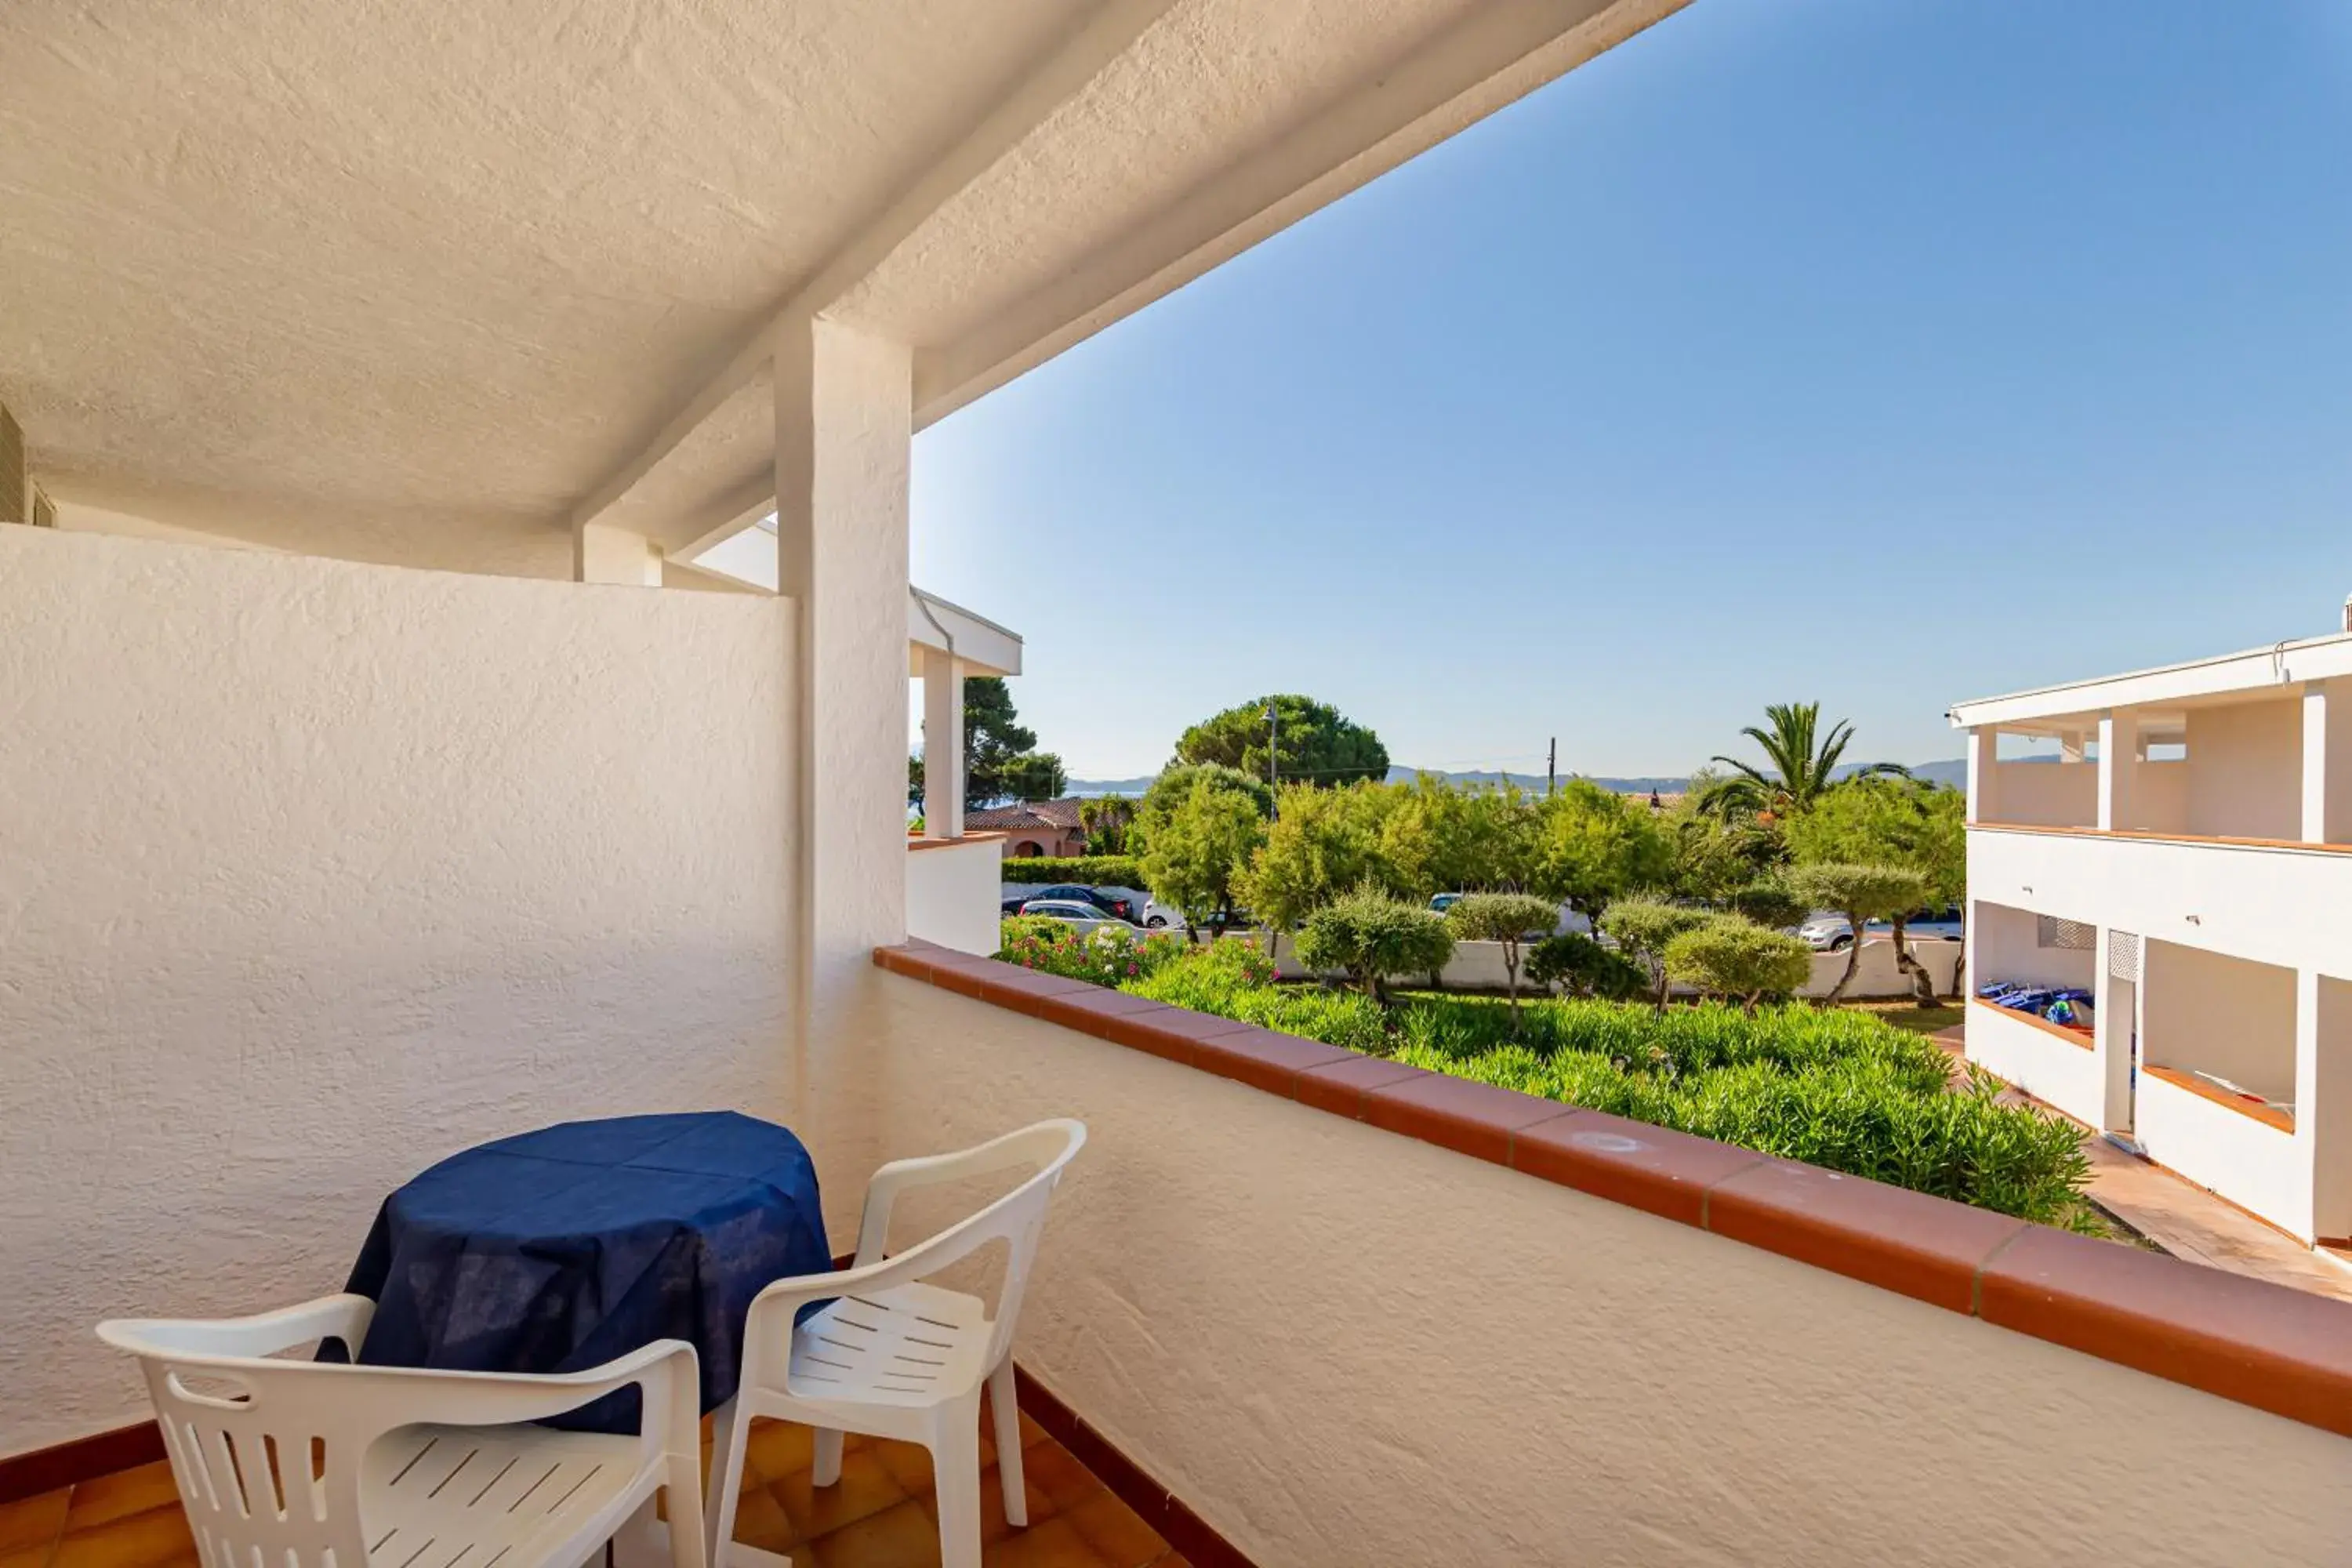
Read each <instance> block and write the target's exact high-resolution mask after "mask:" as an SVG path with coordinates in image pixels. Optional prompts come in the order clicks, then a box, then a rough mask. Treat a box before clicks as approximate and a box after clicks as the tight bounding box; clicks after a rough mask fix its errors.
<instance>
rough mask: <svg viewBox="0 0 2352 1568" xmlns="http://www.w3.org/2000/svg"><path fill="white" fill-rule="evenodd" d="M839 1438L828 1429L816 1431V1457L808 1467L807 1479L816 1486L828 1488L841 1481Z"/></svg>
mask: <svg viewBox="0 0 2352 1568" xmlns="http://www.w3.org/2000/svg"><path fill="white" fill-rule="evenodd" d="M841 1436H842V1435H841V1434H840V1433H839V1432H837V1431H835V1430H833V1429H831V1428H829V1427H824V1426H820V1427H818V1428H817V1430H816V1456H815V1458H814V1459H813V1460H812V1461H811V1463H810V1465H809V1479H810V1480H811V1481H812V1482H814V1484H815V1485H817V1486H821V1487H829V1486H831V1485H833V1483H834V1482H835V1481H837V1480H839V1479H841Z"/></svg>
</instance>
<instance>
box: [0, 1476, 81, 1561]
mask: <svg viewBox="0 0 2352 1568" xmlns="http://www.w3.org/2000/svg"><path fill="white" fill-rule="evenodd" d="M69 1490H70V1489H68V1488H66V1487H59V1488H58V1489H57V1490H55V1491H53V1492H43V1493H42V1494H41V1495H40V1496H38V1497H28V1498H25V1499H23V1500H20V1501H16V1502H10V1503H0V1556H14V1555H15V1554H16V1553H17V1552H23V1551H26V1549H28V1548H37V1549H38V1550H39V1551H40V1552H42V1553H43V1554H44V1555H46V1554H47V1552H48V1550H49V1548H50V1547H51V1546H52V1545H54V1544H55V1543H56V1542H57V1539H58V1533H59V1532H60V1531H63V1530H64V1529H65V1527H66V1500H67V1496H68V1491H69Z"/></svg>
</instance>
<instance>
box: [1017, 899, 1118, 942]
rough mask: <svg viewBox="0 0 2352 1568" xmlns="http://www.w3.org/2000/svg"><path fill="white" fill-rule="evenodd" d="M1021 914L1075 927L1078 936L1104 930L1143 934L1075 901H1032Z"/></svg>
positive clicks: (1115, 916) (1116, 918)
mask: <svg viewBox="0 0 2352 1568" xmlns="http://www.w3.org/2000/svg"><path fill="white" fill-rule="evenodd" d="M1021 912H1022V913H1023V914H1024V915H1044V916H1045V917H1046V918H1048V919H1050V920H1057V921H1061V922H1062V923H1063V924H1065V925H1069V926H1075V927H1076V928H1077V932H1078V934H1079V935H1080V936H1092V935H1094V934H1095V932H1097V931H1104V930H1109V931H1119V932H1122V933H1127V932H1132V933H1133V934H1135V935H1137V936H1141V935H1142V934H1143V931H1142V929H1141V928H1140V927H1139V926H1136V925H1134V924H1132V923H1130V922H1129V921H1123V920H1120V919H1119V918H1118V916H1117V915H1112V914H1106V913H1104V912H1103V911H1102V910H1098V909H1097V908H1095V906H1094V905H1092V904H1082V903H1079V902H1078V901H1077V900H1075V899H1032V900H1029V901H1028V902H1027V903H1025V904H1023V905H1022V906H1021Z"/></svg>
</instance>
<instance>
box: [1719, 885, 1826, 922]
mask: <svg viewBox="0 0 2352 1568" xmlns="http://www.w3.org/2000/svg"><path fill="white" fill-rule="evenodd" d="M1724 903H1725V904H1726V905H1727V907H1728V908H1729V909H1730V910H1731V912H1732V913H1733V914H1736V915H1739V916H1742V917H1744V918H1746V919H1748V920H1751V921H1755V922H1756V923H1757V924H1758V925H1760V926H1762V927H1764V928H1765V929H1766V930H1767V931H1786V930H1788V929H1789V928H1790V927H1791V926H1796V925H1801V924H1803V923H1804V920H1805V917H1806V916H1807V915H1810V914H1811V913H1812V912H1813V907H1812V905H1811V904H1809V903H1807V902H1806V901H1805V900H1802V899H1801V898H1799V897H1797V892H1796V889H1793V888H1791V887H1790V886H1789V884H1788V883H1787V882H1786V881H1784V880H1782V879H1780V878H1777V877H1766V878H1764V879H1761V880H1759V881H1754V882H1750V883H1748V886H1746V887H1744V888H1739V889H1734V890H1733V892H1732V894H1731V896H1730V897H1729V898H1727V899H1726V900H1724Z"/></svg>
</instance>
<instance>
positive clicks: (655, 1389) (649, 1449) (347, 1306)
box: [98, 1296, 704, 1568]
mask: <svg viewBox="0 0 2352 1568" xmlns="http://www.w3.org/2000/svg"><path fill="white" fill-rule="evenodd" d="M374 1315H375V1303H374V1302H373V1301H371V1300H368V1299H367V1298H366V1297H364V1296H328V1297H323V1298H321V1299H320V1300H316V1301H310V1302H306V1303H304V1304H303V1305H301V1306H299V1307H289V1308H286V1309H285V1310H282V1311H277V1312H265V1313H262V1314H260V1315H259V1316H257V1317H251V1318H230V1319H225V1320H221V1321H167V1320H162V1319H148V1320H139V1321H128V1320H126V1321H114V1322H107V1323H100V1325H99V1327H98V1333H99V1337H100V1339H102V1340H104V1341H105V1342H107V1343H108V1344H110V1345H112V1346H114V1347H115V1348H117V1349H118V1350H124V1351H128V1352H131V1354H132V1355H135V1356H137V1357H138V1358H139V1360H140V1363H141V1366H142V1370H143V1371H144V1372H145V1373H146V1374H147V1392H148V1394H149V1396H150V1397H151V1398H152V1399H153V1401H154V1404H155V1415H156V1418H157V1420H158V1422H159V1423H160V1424H161V1426H162V1427H163V1437H164V1446H165V1447H166V1448H167V1449H168V1450H169V1452H170V1455H171V1460H172V1479H173V1480H174V1481H176V1482H178V1483H179V1489H180V1502H181V1504H182V1506H183V1507H184V1508H185V1509H186V1510H187V1514H188V1523H189V1526H190V1528H191V1529H192V1530H193V1531H194V1533H195V1538H196V1542H197V1549H198V1552H200V1554H201V1555H202V1558H203V1561H204V1563H205V1568H257V1565H259V1568H576V1565H577V1564H579V1563H584V1562H586V1561H587V1560H588V1559H589V1558H590V1557H591V1556H592V1555H593V1554H595V1553H596V1552H598V1551H599V1550H600V1549H601V1548H602V1547H603V1545H604V1542H606V1541H608V1540H610V1539H611V1538H612V1536H613V1534H614V1532H615V1531H618V1530H619V1529H620V1528H621V1526H622V1525H623V1523H624V1522H625V1521H627V1520H628V1519H629V1518H630V1517H631V1515H633V1514H634V1513H635V1512H636V1511H637V1510H638V1509H640V1508H641V1507H643V1506H644V1504H645V1503H646V1500H647V1499H649V1498H651V1497H652V1496H653V1495H654V1493H655V1492H656V1490H659V1489H667V1491H668V1494H669V1495H668V1511H669V1540H670V1551H671V1555H672V1560H673V1563H674V1564H675V1568H704V1539H703V1530H702V1497H701V1480H702V1476H701V1467H700V1444H701V1436H700V1426H699V1423H698V1420H697V1416H696V1411H697V1408H698V1405H699V1402H700V1380H699V1377H698V1367H697V1365H696V1363H695V1355H694V1347H693V1346H692V1345H689V1344H688V1343H686V1342H684V1341H682V1340H660V1341H656V1342H654V1343H652V1344H649V1345H647V1346H646V1347H645V1348H644V1349H643V1350H640V1351H637V1352H635V1353H633V1354H630V1355H625V1356H623V1357H621V1358H620V1359H619V1360H618V1361H614V1362H607V1363H605V1364H604V1365H603V1366H600V1367H597V1368H595V1369H594V1370H593V1371H589V1372H578V1373H562V1374H559V1375H554V1376H526V1375H520V1374H510V1373H483V1372H432V1371H421V1370H417V1369H414V1368H409V1367H380V1366H349V1365H335V1364H331V1363H318V1362H312V1361H307V1360H304V1361H270V1360H265V1359H263V1358H265V1357H268V1356H270V1355H272V1354H274V1353H276V1352H283V1351H289V1350H293V1349H296V1348H298V1347H299V1346H303V1345H306V1344H309V1343H310V1342H312V1341H318V1340H336V1341H340V1342H341V1343H342V1345H343V1347H344V1349H345V1351H346V1352H356V1351H357V1349H358V1346H359V1344H360V1342H361V1341H362V1340H363V1339H364V1338H365V1337H366V1335H367V1327H368V1323H369V1321H370V1320H371V1319H372V1318H373V1316H374ZM632 1385H634V1386H635V1387H636V1388H637V1389H638V1390H639V1391H640V1394H641V1397H642V1398H643V1399H644V1401H645V1415H644V1417H643V1420H642V1421H641V1423H640V1432H639V1435H638V1436H609V1435H605V1434H602V1433H594V1432H561V1431H557V1430H555V1429H553V1428H551V1427H545V1426H530V1425H528V1423H530V1422H533V1421H537V1420H540V1419H541V1418H543V1417H546V1416H550V1415H561V1414H562V1413H563V1412H564V1411H567V1410H571V1409H574V1408H576V1407H577V1406H579V1405H584V1404H586V1403H587V1402H588V1401H590V1400H592V1399H594V1398H597V1397H599V1396H600V1395H603V1394H610V1393H612V1392H614V1391H615V1390H617V1389H623V1388H627V1387H630V1386H632Z"/></svg>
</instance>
